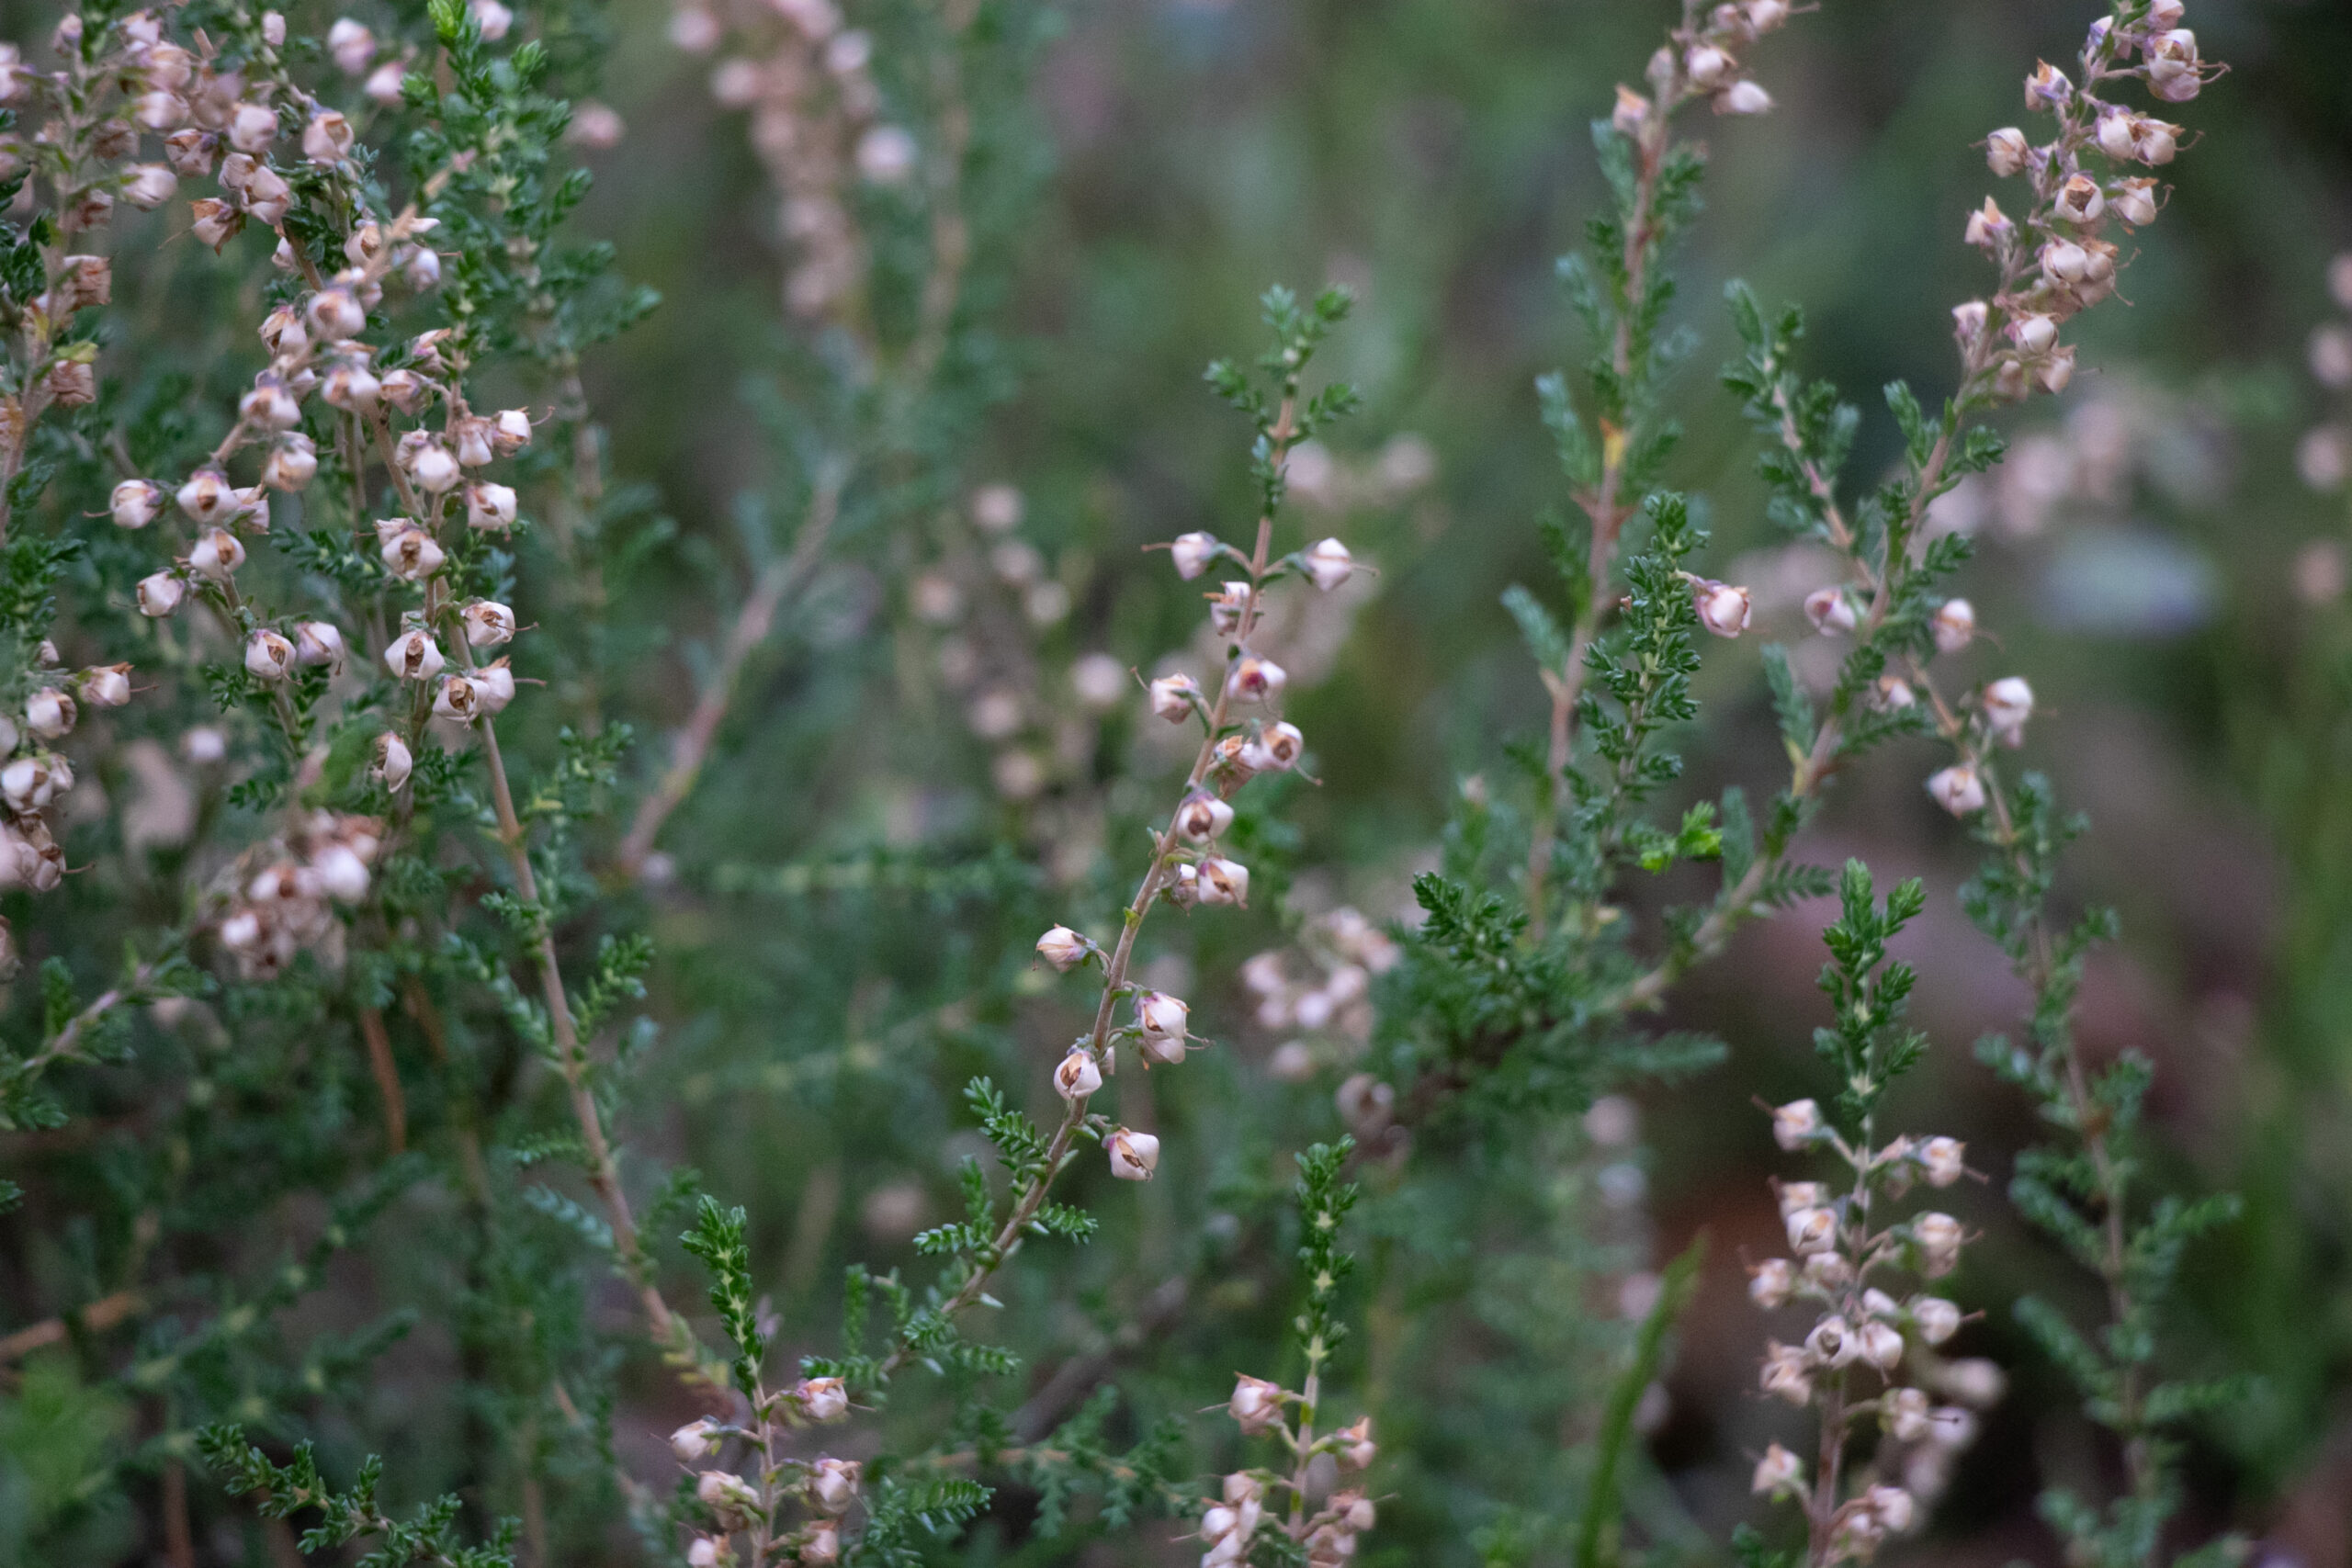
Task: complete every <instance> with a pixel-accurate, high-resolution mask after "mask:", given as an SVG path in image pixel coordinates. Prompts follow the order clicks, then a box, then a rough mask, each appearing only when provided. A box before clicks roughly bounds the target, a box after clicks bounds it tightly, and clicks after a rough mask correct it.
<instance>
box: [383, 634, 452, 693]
mask: <svg viewBox="0 0 2352 1568" xmlns="http://www.w3.org/2000/svg"><path fill="white" fill-rule="evenodd" d="M442 663H443V660H442V658H441V645H440V644H438V643H436V642H435V641H434V640H433V635H432V634H431V633H430V632H427V631H424V630H422V629H417V630H413V631H405V632H402V633H401V635H400V636H398V637H394V638H393V639H392V640H391V642H390V644H389V645H388V646H387V647H386V648H385V649H384V668H385V669H387V670H389V671H391V672H392V674H393V675H394V677H396V678H397V679H399V680H402V681H430V680H432V679H433V677H435V675H438V674H439V673H441V666H442Z"/></svg>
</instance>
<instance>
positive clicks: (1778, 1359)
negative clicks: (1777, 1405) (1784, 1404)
mask: <svg viewBox="0 0 2352 1568" xmlns="http://www.w3.org/2000/svg"><path fill="white" fill-rule="evenodd" d="M1757 1382H1758V1384H1759V1385H1761V1387H1762V1388H1763V1390H1764V1392H1765V1393H1769V1394H1770V1395H1772V1396H1773V1397H1774V1398H1775V1399H1785V1400H1787V1401H1788V1402H1789V1403H1790V1404H1795V1405H1803V1404H1807V1403H1808V1402H1810V1401H1811V1400H1812V1398H1813V1374H1812V1372H1811V1371H1809V1370H1808V1368H1807V1363H1806V1360H1805V1354H1804V1351H1802V1350H1800V1349H1798V1348H1796V1347H1794V1346H1792V1345H1781V1344H1778V1343H1775V1344H1773V1345H1771V1346H1770V1348H1768V1349H1767V1350H1766V1352H1765V1356H1764V1365H1763V1367H1762V1369H1761V1371H1759V1373H1758V1378H1757Z"/></svg>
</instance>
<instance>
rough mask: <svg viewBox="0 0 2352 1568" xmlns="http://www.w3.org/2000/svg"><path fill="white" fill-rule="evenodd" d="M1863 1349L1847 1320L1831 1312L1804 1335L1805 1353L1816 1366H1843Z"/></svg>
mask: <svg viewBox="0 0 2352 1568" xmlns="http://www.w3.org/2000/svg"><path fill="white" fill-rule="evenodd" d="M1860 1351H1861V1345H1860V1340H1859V1338H1858V1337H1857V1336H1856V1335H1855V1333H1854V1331H1853V1329H1852V1328H1851V1327H1850V1326H1849V1325H1848V1324H1847V1322H1846V1320H1845V1319H1844V1318H1842V1317H1840V1316H1838V1314H1836V1313H1831V1314H1829V1315H1828V1316H1827V1317H1825V1318H1823V1319H1822V1320H1821V1321H1820V1322H1819V1323H1816V1324H1815V1325H1813V1332H1812V1333H1810V1334H1808V1335H1806V1336H1805V1337H1804V1353H1805V1354H1806V1355H1807V1356H1810V1357H1811V1358H1812V1359H1813V1360H1814V1363H1815V1365H1816V1366H1824V1367H1842V1366H1844V1365H1845V1364H1846V1363H1847V1362H1849V1361H1850V1360H1852V1359H1854V1358H1855V1357H1856V1356H1857V1355H1859V1354H1860Z"/></svg>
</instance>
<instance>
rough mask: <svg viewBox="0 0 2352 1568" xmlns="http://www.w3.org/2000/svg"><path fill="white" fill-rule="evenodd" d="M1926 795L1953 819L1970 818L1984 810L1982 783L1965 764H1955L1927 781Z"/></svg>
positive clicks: (1973, 770) (1972, 769)
mask: <svg viewBox="0 0 2352 1568" xmlns="http://www.w3.org/2000/svg"><path fill="white" fill-rule="evenodd" d="M1928 794H1929V795H1933V796H1934V797H1935V802H1936V804H1937V805H1938V806H1940V807H1943V808H1944V809H1945V810H1946V811H1949V812H1951V814H1952V815H1953V816H1954V817H1970V816H1973V815H1974V814H1975V813H1977V812H1979V811H1982V810H1984V809H1985V781H1984V780H1983V779H1981V778H1979V777H1978V776H1977V774H1976V770H1975V769H1974V768H1973V767H1971V766H1970V765H1969V764H1967V763H1966V762H1955V763H1954V764H1952V765H1951V767H1949V768H1945V769H1942V770H1940V771H1939V772H1938V773H1935V774H1934V775H1933V776H1932V777H1930V778H1929V779H1928Z"/></svg>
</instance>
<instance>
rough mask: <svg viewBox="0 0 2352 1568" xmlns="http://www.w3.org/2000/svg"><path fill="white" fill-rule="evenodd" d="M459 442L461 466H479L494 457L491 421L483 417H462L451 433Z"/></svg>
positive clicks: (459, 464) (459, 463)
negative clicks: (491, 441)
mask: <svg viewBox="0 0 2352 1568" xmlns="http://www.w3.org/2000/svg"><path fill="white" fill-rule="evenodd" d="M450 434H452V435H453V436H454V437H455V438H456V440H457V443H458V466H459V467H461V468H481V467H482V466H483V465H485V464H487V463H488V462H489V461H490V459H491V457H492V452H491V446H490V421H488V420H486V419H481V418H470V419H460V420H458V422H457V424H456V426H455V428H454V429H453V430H452V431H451V433H450Z"/></svg>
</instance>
